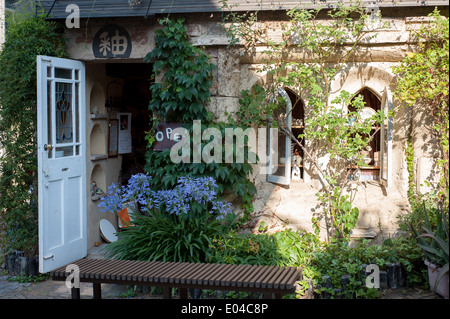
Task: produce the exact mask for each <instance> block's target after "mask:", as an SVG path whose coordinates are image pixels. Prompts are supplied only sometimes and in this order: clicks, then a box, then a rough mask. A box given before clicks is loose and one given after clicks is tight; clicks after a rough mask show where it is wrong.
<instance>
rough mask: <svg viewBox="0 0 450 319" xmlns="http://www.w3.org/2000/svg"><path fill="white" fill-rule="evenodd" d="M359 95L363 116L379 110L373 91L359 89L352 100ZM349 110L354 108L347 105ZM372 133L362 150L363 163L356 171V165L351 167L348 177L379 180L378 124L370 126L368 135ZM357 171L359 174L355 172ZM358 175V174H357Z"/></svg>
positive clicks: (379, 103) (377, 100)
mask: <svg viewBox="0 0 450 319" xmlns="http://www.w3.org/2000/svg"><path fill="white" fill-rule="evenodd" d="M357 96H361V97H362V98H363V101H364V108H363V109H362V110H361V111H360V112H362V114H364V115H363V116H367V117H370V116H372V115H373V114H375V113H376V112H378V111H379V110H381V101H380V99H379V98H378V96H377V95H376V94H375V93H373V91H372V90H371V89H369V88H367V87H364V88H362V89H361V90H359V91H358V92H357V93H356V94H355V95H354V97H353V99H352V101H353V100H354V99H355V98H356V97H357ZM348 109H349V111H355V109H354V108H353V107H352V106H351V105H349V106H348ZM373 134H375V135H374V137H373V139H372V140H371V141H370V144H369V145H368V147H367V148H366V149H365V150H363V155H364V165H363V167H362V168H361V169H360V172H358V171H357V168H356V167H352V168H351V169H352V174H351V175H350V178H352V179H357V178H358V177H359V180H361V181H365V180H379V178H380V168H381V166H380V150H381V132H380V127H379V126H374V127H372V130H371V132H370V135H373ZM357 173H359V174H357ZM358 175H360V176H358Z"/></svg>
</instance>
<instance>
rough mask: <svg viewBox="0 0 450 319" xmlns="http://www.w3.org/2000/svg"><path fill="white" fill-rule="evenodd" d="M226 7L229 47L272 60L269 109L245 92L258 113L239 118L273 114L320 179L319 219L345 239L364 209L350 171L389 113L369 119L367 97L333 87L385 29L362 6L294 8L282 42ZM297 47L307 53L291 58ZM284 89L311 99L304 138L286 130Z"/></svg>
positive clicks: (262, 91) (253, 17)
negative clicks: (361, 48) (258, 51)
mask: <svg viewBox="0 0 450 319" xmlns="http://www.w3.org/2000/svg"><path fill="white" fill-rule="evenodd" d="M224 9H225V10H227V11H229V12H230V13H229V14H228V15H227V16H226V18H225V21H224V22H225V23H224V26H225V28H226V29H227V31H228V34H229V36H230V38H231V44H236V43H240V44H242V45H243V46H244V48H245V50H247V52H249V53H251V52H252V50H254V49H255V47H256V46H259V47H265V50H263V52H262V54H264V55H266V56H267V58H266V61H265V62H266V65H265V68H264V69H263V71H266V72H267V74H268V77H270V79H271V80H272V81H269V83H268V84H267V85H265V86H264V87H263V88H255V93H257V94H258V95H259V97H258V99H255V100H262V99H261V95H264V96H265V103H263V106H261V105H256V104H255V103H253V102H251V99H248V98H245V97H246V96H248V95H249V94H250V93H249V92H248V91H246V92H243V96H244V99H243V101H250V102H249V103H247V104H245V105H242V107H243V108H244V109H245V108H247V109H248V108H257V109H258V111H255V110H245V111H242V110H241V113H242V114H245V113H247V114H258V115H257V116H255V117H254V120H256V121H263V120H264V118H263V117H264V116H265V117H266V119H267V116H269V117H270V118H271V119H270V121H271V122H272V125H274V126H276V127H279V129H280V130H281V131H282V132H283V133H285V134H287V135H288V136H289V137H290V138H291V139H292V141H293V142H294V143H296V144H297V145H299V146H300V147H301V148H302V149H303V152H304V154H305V157H306V158H308V160H309V161H310V162H311V163H312V164H313V166H314V167H315V169H316V171H317V172H318V173H319V176H320V179H321V181H322V186H323V187H322V190H321V192H319V193H318V194H317V196H318V199H319V200H320V202H321V203H322V207H323V214H322V216H319V218H323V217H324V218H325V219H326V221H328V222H327V226H328V227H329V229H330V230H331V232H332V233H333V236H335V237H339V238H343V237H345V236H346V235H347V234H348V233H349V231H350V230H351V229H352V228H353V227H354V226H355V225H356V221H357V219H358V214H359V210H358V208H357V207H353V205H352V202H353V199H354V196H355V193H356V188H351V187H348V186H349V180H348V178H347V177H348V174H349V173H350V170H349V169H348V167H349V166H350V167H351V166H358V167H360V166H362V165H363V153H362V151H363V150H364V149H365V148H367V146H369V144H370V141H371V140H372V139H373V138H374V135H375V133H376V131H375V133H374V132H372V133H371V129H372V126H374V125H376V124H377V123H381V121H382V119H383V117H384V115H383V114H382V112H381V111H379V112H378V113H377V114H376V115H375V116H374V117H372V118H370V119H366V120H363V119H362V118H361V115H360V112H359V111H360V110H361V109H362V108H363V107H364V102H363V99H362V97H361V96H356V97H352V96H351V95H350V94H349V93H348V92H345V91H342V92H341V93H340V95H339V96H338V97H337V98H335V99H333V100H331V89H330V85H331V83H332V81H333V80H334V79H335V78H336V76H337V74H338V73H339V72H340V71H341V70H342V69H343V68H344V67H345V66H346V63H347V62H348V61H349V59H350V58H351V57H352V55H353V54H354V53H355V51H356V49H357V47H358V44H360V43H361V42H362V41H363V40H365V41H367V40H369V39H370V38H372V37H374V36H376V33H375V31H376V30H378V29H381V28H383V27H384V25H382V24H381V23H373V22H374V21H375V20H373V17H372V16H371V14H369V13H367V12H366V10H365V9H364V8H362V7H361V6H360V5H359V4H356V5H351V6H337V7H335V8H332V9H327V10H325V9H322V8H319V9H315V10H306V9H302V8H294V9H291V10H289V11H288V12H287V17H288V18H289V22H288V23H283V24H282V28H283V33H282V39H281V41H278V42H276V41H274V40H273V39H271V38H270V37H269V36H268V35H267V32H266V30H265V28H266V27H265V25H264V24H263V23H259V21H258V13H257V12H256V13H246V14H243V15H242V14H237V13H235V12H233V11H232V7H230V6H228V5H227V3H226V2H225V3H224ZM323 12H325V13H326V18H327V20H326V21H323V20H322V21H321V20H320V19H319V18H318V17H319V14H322V13H323ZM377 18H379V17H377ZM377 21H379V20H377ZM378 24H380V26H378ZM294 50H295V51H296V52H300V53H301V56H296V59H295V61H292V60H291V61H290V60H289V58H288V57H289V55H290V53H292V51H294ZM285 87H289V88H290V89H293V90H295V92H296V93H297V96H298V98H299V99H302V100H304V101H308V108H309V111H310V112H309V113H310V115H309V116H308V119H306V120H305V131H304V133H303V134H301V135H299V136H295V135H294V134H293V132H292V130H290V129H288V127H287V126H286V121H285V119H286V117H287V116H288V115H289V114H288V112H287V111H286V108H285V105H284V101H283V99H282V98H281V97H278V98H275V97H276V96H277V90H278V89H279V88H285ZM292 105H295V101H294V102H293V103H292ZM290 112H292V110H291V111H290ZM350 123H351V124H350ZM301 139H306V140H308V141H309V143H310V147H308V149H306V148H305V147H304V146H303V144H302V143H301V142H300V141H301ZM312 150H314V151H312ZM324 154H329V157H330V161H329V162H328V164H326V165H325V166H321V165H319V161H318V158H319V156H323V155H324ZM312 221H313V223H314V225H315V226H316V227H317V228H316V229H317V231H318V230H319V227H318V226H319V223H318V222H319V220H318V218H316V217H313V220H312ZM327 229H328V228H327Z"/></svg>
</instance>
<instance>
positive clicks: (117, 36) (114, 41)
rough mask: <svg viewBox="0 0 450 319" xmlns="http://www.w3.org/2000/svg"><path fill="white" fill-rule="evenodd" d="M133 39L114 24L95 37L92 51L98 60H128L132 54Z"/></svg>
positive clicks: (102, 29)
mask: <svg viewBox="0 0 450 319" xmlns="http://www.w3.org/2000/svg"><path fill="white" fill-rule="evenodd" d="M131 48H132V43H131V37H130V35H129V34H128V32H127V31H126V30H125V29H124V28H122V27H120V26H118V25H114V24H110V25H107V26H105V27H103V28H101V29H100V30H99V31H98V32H97V33H96V34H95V37H94V41H93V43H92V50H93V51H94V56H95V57H96V58H128V57H129V56H130V54H131Z"/></svg>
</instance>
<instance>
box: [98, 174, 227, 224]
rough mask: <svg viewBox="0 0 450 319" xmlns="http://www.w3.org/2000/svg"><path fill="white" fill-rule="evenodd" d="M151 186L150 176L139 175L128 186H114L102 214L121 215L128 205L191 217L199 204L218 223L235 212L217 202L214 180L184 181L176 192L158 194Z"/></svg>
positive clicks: (179, 181) (102, 208) (105, 199)
mask: <svg viewBox="0 0 450 319" xmlns="http://www.w3.org/2000/svg"><path fill="white" fill-rule="evenodd" d="M150 182H151V176H148V175H145V174H136V175H133V176H132V177H131V178H130V180H129V181H128V184H127V185H125V186H122V187H120V186H119V185H117V184H113V185H111V186H110V187H108V192H107V194H106V196H104V197H103V198H102V199H101V200H100V204H99V207H100V211H101V212H107V211H112V212H118V211H119V210H121V209H122V208H123V207H124V205H125V204H127V205H129V203H134V204H138V206H139V207H141V210H142V211H144V212H151V210H152V209H162V208H165V210H166V211H167V212H169V213H171V214H175V215H180V214H187V213H189V211H190V208H191V204H192V203H194V202H196V203H199V204H202V205H204V206H205V207H206V208H207V209H208V212H209V213H210V214H214V215H215V216H216V218H217V219H221V218H223V217H224V216H225V215H227V214H230V213H231V212H232V210H231V204H230V203H224V202H222V201H219V200H218V199H217V187H218V186H217V184H216V181H215V180H214V179H213V178H212V177H198V178H192V177H189V176H185V177H181V178H180V179H179V180H178V183H177V185H176V186H175V187H174V188H173V189H170V190H159V191H153V190H151V189H150Z"/></svg>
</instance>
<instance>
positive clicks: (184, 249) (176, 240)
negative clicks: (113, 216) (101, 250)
mask: <svg viewBox="0 0 450 319" xmlns="http://www.w3.org/2000/svg"><path fill="white" fill-rule="evenodd" d="M150 180H151V178H150V177H149V176H147V175H144V174H138V175H134V176H133V177H132V178H131V179H130V180H129V182H128V185H126V186H123V187H119V186H117V185H111V186H110V187H109V189H108V194H107V196H105V197H103V198H102V200H101V203H100V207H101V210H102V211H103V212H104V211H113V212H117V211H119V210H120V209H122V208H123V207H125V206H127V207H130V206H136V207H138V208H137V209H135V210H134V211H133V212H132V213H131V215H132V223H133V225H134V226H132V227H127V229H126V230H124V231H122V232H119V233H118V241H116V242H113V243H111V244H110V245H109V246H108V254H107V256H108V257H114V258H117V259H127V260H147V261H173V262H205V261H206V255H207V253H208V248H209V243H210V240H211V238H213V237H214V236H215V235H217V234H220V233H222V232H226V231H228V230H229V229H230V228H231V227H232V225H233V223H234V221H235V219H236V217H235V215H234V214H232V212H231V208H230V205H229V204H228V203H224V202H222V201H220V200H218V199H217V193H216V189H217V185H216V183H215V181H214V179H212V178H211V177H203V178H202V177H200V178H191V177H182V178H180V179H179V180H178V184H177V185H176V187H174V188H173V189H170V190H159V191H153V190H151V189H150V188H149V182H150ZM141 213H143V214H141Z"/></svg>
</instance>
